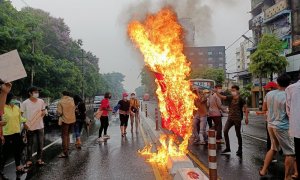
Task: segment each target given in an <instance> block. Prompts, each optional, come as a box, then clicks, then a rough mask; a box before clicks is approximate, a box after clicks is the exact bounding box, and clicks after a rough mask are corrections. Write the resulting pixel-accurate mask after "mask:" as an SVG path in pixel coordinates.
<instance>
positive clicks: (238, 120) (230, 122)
mask: <svg viewBox="0 0 300 180" xmlns="http://www.w3.org/2000/svg"><path fill="white" fill-rule="evenodd" d="M239 90H240V88H239V86H236V85H234V86H232V87H231V96H223V95H221V94H220V93H219V92H218V90H217V89H216V90H215V92H216V94H217V96H219V97H220V98H221V99H223V100H227V101H228V102H229V107H228V109H229V112H228V119H227V121H226V124H225V127H224V138H225V143H226V148H225V149H224V150H223V151H222V154H225V153H229V152H231V149H230V141H229V136H228V132H229V130H230V128H231V127H232V126H234V127H235V133H236V137H237V139H238V144H239V148H238V151H237V152H236V155H238V156H241V155H242V154H243V147H242V134H241V127H242V120H243V112H245V114H246V118H245V123H246V125H248V123H249V120H248V109H247V104H246V102H245V100H244V99H242V97H241V96H240V94H239Z"/></svg>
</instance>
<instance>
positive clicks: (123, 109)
mask: <svg viewBox="0 0 300 180" xmlns="http://www.w3.org/2000/svg"><path fill="white" fill-rule="evenodd" d="M122 96H123V99H122V100H120V101H119V102H118V105H117V107H118V110H119V115H120V122H121V123H120V129H121V135H122V137H125V135H126V128H127V125H128V119H129V112H130V111H129V109H130V101H129V100H128V94H127V93H123V94H122Z"/></svg>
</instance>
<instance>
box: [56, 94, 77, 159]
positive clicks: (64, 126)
mask: <svg viewBox="0 0 300 180" xmlns="http://www.w3.org/2000/svg"><path fill="white" fill-rule="evenodd" d="M62 95H63V96H62V98H61V99H60V101H59V102H58V104H57V113H58V115H59V125H61V131H62V132H61V139H62V149H63V152H62V153H61V154H60V155H59V156H58V157H59V158H67V157H68V156H69V146H70V133H71V131H72V129H73V126H74V123H75V122H76V116H75V103H74V99H73V98H72V95H71V93H69V92H67V91H63V92H62Z"/></svg>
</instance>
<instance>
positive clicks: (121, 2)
mask: <svg viewBox="0 0 300 180" xmlns="http://www.w3.org/2000/svg"><path fill="white" fill-rule="evenodd" d="M157 1H159V0H152V1H151V2H150V0H148V1H147V0H144V1H143V0H109V1H104V0H85V1H83V0H12V3H13V5H14V6H15V7H16V8H17V9H18V10H20V9H21V8H22V7H24V6H27V5H29V6H31V7H33V8H39V9H42V10H44V11H47V12H50V14H51V15H52V16H54V17H61V18H63V19H64V20H65V22H66V24H67V25H68V26H69V27H70V29H71V36H72V37H73V38H74V39H82V40H83V44H84V48H85V49H86V50H87V51H91V52H93V53H94V54H96V55H97V56H98V57H99V58H100V63H99V66H100V71H101V72H102V73H107V72H121V73H123V74H124V75H125V76H126V78H125V82H124V85H125V89H127V90H128V91H130V92H131V91H133V90H134V89H135V88H136V87H138V86H139V85H140V79H138V76H139V73H140V70H141V67H142V66H143V59H142V56H140V55H139V54H138V51H137V50H136V49H134V48H133V47H132V44H131V43H130V42H129V41H128V38H127V35H126V24H127V22H128V20H129V19H130V18H131V17H132V14H135V16H140V15H142V14H145V11H148V10H149V9H152V10H153V11H155V10H157V9H158V8H159V7H160V6H161V5H158V2H157ZM166 1H169V2H171V3H172V4H175V2H176V5H178V6H183V3H185V2H186V1H189V2H190V3H195V2H196V3H198V4H197V5H195V6H191V8H195V7H196V6H197V7H198V9H197V10H198V11H196V13H194V14H190V13H189V10H188V11H187V14H185V13H184V12H181V13H180V14H181V15H182V16H183V15H184V16H189V15H190V16H194V17H192V18H195V19H197V22H198V23H196V24H197V25H196V28H197V29H198V31H201V30H202V31H201V33H200V34H198V36H197V37H196V38H197V41H198V42H200V44H201V45H205V46H211V45H222V46H228V45H230V44H231V43H232V42H234V41H235V40H236V39H237V38H238V37H240V36H241V35H242V34H243V33H244V32H246V31H247V30H248V21H249V19H250V18H251V17H250V14H249V13H248V12H249V11H250V0H246V1H245V0H242V1H241V0H174V1H172V0H166ZM179 1H180V3H178V2H179ZM145 2H146V3H145ZM145 6H146V8H145ZM148 6H149V7H148ZM148 8H149V9H148ZM199 8H200V11H199ZM186 9H189V7H187V8H186ZM176 10H178V12H179V11H184V10H180V8H179V7H177V9H176ZM134 11H136V12H134ZM185 11H186V10H185ZM204 12H205V13H204ZM209 17H211V18H209ZM202 24H203V25H202ZM247 35H249V36H251V33H250V32H249V33H248V34H247ZM199 36H201V37H203V38H201V37H199ZM200 39H203V40H205V41H201V40H200ZM237 46H238V43H236V44H235V46H233V47H232V48H230V49H229V50H228V51H227V52H226V54H227V65H228V69H229V71H230V72H232V71H235V62H234V58H235V54H234V52H235V48H236V47H237Z"/></svg>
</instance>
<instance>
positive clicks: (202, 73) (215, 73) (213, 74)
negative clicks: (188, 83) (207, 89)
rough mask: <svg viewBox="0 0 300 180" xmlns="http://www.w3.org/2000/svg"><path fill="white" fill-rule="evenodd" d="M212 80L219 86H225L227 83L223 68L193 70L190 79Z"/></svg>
mask: <svg viewBox="0 0 300 180" xmlns="http://www.w3.org/2000/svg"><path fill="white" fill-rule="evenodd" d="M197 78H202V79H212V80H214V81H216V83H217V84H223V82H224V81H225V74H224V69H221V68H203V67H202V68H194V69H192V72H191V75H190V79H197Z"/></svg>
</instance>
